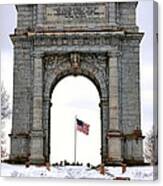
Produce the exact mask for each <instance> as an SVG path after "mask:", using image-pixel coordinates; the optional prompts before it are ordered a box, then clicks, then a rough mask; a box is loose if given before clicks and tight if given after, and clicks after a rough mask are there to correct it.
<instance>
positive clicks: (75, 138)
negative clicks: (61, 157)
mask: <svg viewBox="0 0 163 186" xmlns="http://www.w3.org/2000/svg"><path fill="white" fill-rule="evenodd" d="M76 119H77V116H75V122H74V163H76V143H77V131H76Z"/></svg>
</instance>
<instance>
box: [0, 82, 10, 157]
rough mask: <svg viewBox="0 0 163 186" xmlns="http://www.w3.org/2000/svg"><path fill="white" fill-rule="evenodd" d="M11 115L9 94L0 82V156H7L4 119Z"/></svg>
mask: <svg viewBox="0 0 163 186" xmlns="http://www.w3.org/2000/svg"><path fill="white" fill-rule="evenodd" d="M10 115H11V110H10V103H9V95H8V94H7V91H6V89H5V88H4V85H3V83H1V133H0V134H1V135H0V137H1V158H2V159H3V158H5V157H6V156H7V153H6V139H5V132H4V130H3V129H4V126H5V120H6V119H7V118H9V117H10Z"/></svg>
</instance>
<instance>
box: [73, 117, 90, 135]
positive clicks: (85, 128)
mask: <svg viewBox="0 0 163 186" xmlns="http://www.w3.org/2000/svg"><path fill="white" fill-rule="evenodd" d="M76 122H77V130H78V131H80V132H83V133H84V134H86V135H88V134H89V126H90V125H88V124H87V123H85V122H83V121H82V120H79V119H76Z"/></svg>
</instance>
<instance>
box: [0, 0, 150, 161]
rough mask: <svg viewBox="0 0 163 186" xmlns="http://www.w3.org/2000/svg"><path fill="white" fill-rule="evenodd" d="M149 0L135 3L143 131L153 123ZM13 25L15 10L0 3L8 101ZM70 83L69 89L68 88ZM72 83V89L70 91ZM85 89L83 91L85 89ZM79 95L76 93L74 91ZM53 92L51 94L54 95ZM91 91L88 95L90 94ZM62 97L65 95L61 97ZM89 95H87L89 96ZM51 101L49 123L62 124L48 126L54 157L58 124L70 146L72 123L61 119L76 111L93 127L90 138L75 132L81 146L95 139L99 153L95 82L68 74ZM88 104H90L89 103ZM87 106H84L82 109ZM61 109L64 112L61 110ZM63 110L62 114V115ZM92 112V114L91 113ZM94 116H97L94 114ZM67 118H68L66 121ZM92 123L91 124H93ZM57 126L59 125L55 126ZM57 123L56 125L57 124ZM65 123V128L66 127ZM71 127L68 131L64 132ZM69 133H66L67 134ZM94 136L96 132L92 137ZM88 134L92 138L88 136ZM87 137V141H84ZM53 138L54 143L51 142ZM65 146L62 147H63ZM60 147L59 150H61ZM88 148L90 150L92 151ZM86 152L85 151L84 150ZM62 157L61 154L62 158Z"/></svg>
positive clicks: (4, 78) (2, 51) (10, 92)
mask: <svg viewBox="0 0 163 186" xmlns="http://www.w3.org/2000/svg"><path fill="white" fill-rule="evenodd" d="M151 12H152V3H151V1H140V2H139V4H138V7H137V25H138V26H139V27H140V31H141V32H144V33H145V35H144V37H143V40H142V42H141V45H140V77H141V123H142V129H143V133H144V134H145V133H146V132H147V131H148V130H150V129H151V127H152V124H153V103H152V102H153V85H152V84H153V49H152V45H153V38H152V32H153V25H152V19H153V18H152V13H151ZM15 27H16V10H15V7H14V6H13V5H3V6H2V5H0V34H1V37H0V45H1V46H0V47H1V79H2V80H3V81H4V84H5V87H6V89H7V91H8V93H9V94H10V102H11V103H12V81H13V77H12V75H13V49H12V43H11V41H10V39H9V34H11V33H13V32H14V28H15ZM70 87H71V89H70ZM74 87H76V90H75V91H74ZM80 89H81V90H82V91H80V92H79V93H76V91H77V90H80ZM64 90H67V91H68V92H69V94H66V95H65V92H67V91H64ZM85 90H87V91H85ZM79 94H80V96H79V97H78V96H77V95H79ZM54 95H55V96H54ZM90 95H91V96H90ZM63 98H65V99H63ZM90 98H91V99H90ZM53 103H54V106H53V108H52V109H54V110H52V113H54V115H57V117H55V118H53V116H52V123H62V124H63V125H62V126H61V125H58V126H55V125H54V129H52V131H53V133H52V135H54V136H56V138H55V140H53V139H52V146H54V149H58V150H56V151H57V152H58V153H59V154H57V156H58V158H60V155H61V154H64V157H65V152H64V151H61V152H60V150H61V148H60V146H61V144H60V143H57V141H61V139H62V138H60V135H58V136H57V134H60V132H59V131H60V130H61V128H63V127H64V131H65V132H64V136H65V138H64V139H69V140H68V141H69V142H68V141H64V142H63V145H65V143H67V147H69V148H73V147H72V141H73V139H71V138H72V136H73V127H67V125H66V126H65V124H64V123H65V122H64V120H63V119H65V118H67V119H66V120H67V122H66V123H69V125H71V124H72V123H73V118H74V114H75V113H76V112H77V113H76V114H78V115H79V116H80V117H81V119H84V120H86V121H87V122H88V123H90V124H92V127H91V128H92V129H91V128H90V130H93V131H95V132H94V133H93V134H92V136H91V135H90V136H89V137H90V140H88V138H87V137H85V136H83V135H82V134H80V133H79V134H78V136H79V137H78V143H79V145H80V143H81V146H83V145H82V144H85V145H86V144H87V146H86V147H85V149H90V146H89V143H90V144H91V140H93V141H94V140H96V141H95V143H97V145H96V146H95V147H94V150H95V152H97V153H96V154H99V148H100V144H99V139H100V134H98V133H97V131H99V128H98V127H99V125H100V120H99V117H100V115H99V108H98V103H99V97H98V92H97V90H96V88H95V86H94V85H93V84H92V83H91V82H90V81H89V80H87V79H86V78H82V77H77V78H74V77H68V78H65V79H63V80H62V81H61V82H60V83H59V84H58V85H57V86H56V88H55V90H54V93H53ZM88 105H89V112H92V114H91V116H90V114H89V115H88ZM90 105H91V106H90ZM84 108H87V109H84ZM63 111H64V112H63ZM63 113H64V117H63ZM92 116H93V117H92ZM95 116H97V117H95ZM68 121H69V122H68ZM8 123H9V125H8V127H7V130H8V131H9V130H10V126H11V121H8ZM93 125H94V128H93ZM59 126H60V127H59ZM57 127H58V128H57ZM66 127H67V128H66ZM70 129H71V131H70V132H68V131H69V130H70ZM67 134H69V135H67ZM95 136H98V137H97V139H95ZM91 137H92V138H91ZM88 141H89V142H88ZM53 142H54V143H53ZM54 149H53V148H52V153H54V152H53V150H54ZM64 149H65V148H64ZM64 149H63V150H64ZM91 150H92V149H90V154H93V153H92V152H91ZM72 151H73V149H72V150H70V153H68V154H67V155H66V156H67V157H69V158H70V159H71V158H72V155H70V154H72ZM81 151H84V149H82V150H81V148H80V150H79V152H78V154H79V155H78V160H79V161H80V160H82V161H83V155H81V157H80V154H81ZM88 154H89V153H88ZM64 157H63V158H64ZM87 159H88V157H85V159H84V161H85V162H86V161H87ZM93 159H95V160H94V161H93V163H96V160H97V159H98V160H99V155H98V156H96V157H94V158H93Z"/></svg>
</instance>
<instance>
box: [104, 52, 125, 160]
mask: <svg viewBox="0 0 163 186" xmlns="http://www.w3.org/2000/svg"><path fill="white" fill-rule="evenodd" d="M118 55H119V53H117V52H114V53H113V52H112V53H110V54H109V58H108V60H109V61H108V63H109V64H108V67H109V130H108V134H107V138H108V160H109V162H112V161H113V162H121V161H122V152H121V130H120V115H119V107H120V105H119V78H118Z"/></svg>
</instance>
